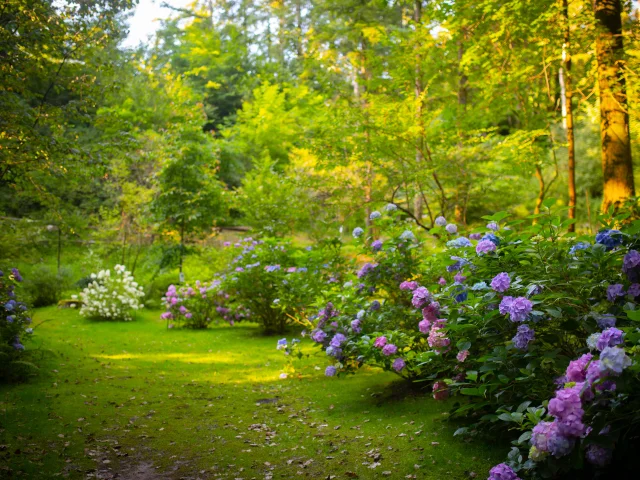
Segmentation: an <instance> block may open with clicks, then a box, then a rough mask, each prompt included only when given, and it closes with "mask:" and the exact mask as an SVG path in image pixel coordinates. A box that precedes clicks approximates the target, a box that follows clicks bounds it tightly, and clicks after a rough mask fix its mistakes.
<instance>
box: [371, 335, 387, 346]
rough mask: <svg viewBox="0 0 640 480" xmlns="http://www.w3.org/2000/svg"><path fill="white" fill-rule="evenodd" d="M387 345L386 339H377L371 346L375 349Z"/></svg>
mask: <svg viewBox="0 0 640 480" xmlns="http://www.w3.org/2000/svg"><path fill="white" fill-rule="evenodd" d="M386 344H387V337H384V336H382V337H377V338H376V339H375V341H374V342H373V346H374V347H376V348H382V347H384V346H385V345H386Z"/></svg>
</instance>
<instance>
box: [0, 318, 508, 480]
mask: <svg viewBox="0 0 640 480" xmlns="http://www.w3.org/2000/svg"><path fill="white" fill-rule="evenodd" d="M34 324H36V325H37V324H40V325H39V326H38V327H37V328H36V332H35V335H34V338H33V341H32V342H30V343H29V344H28V348H29V349H30V350H31V356H32V358H34V359H35V361H36V363H37V364H38V365H39V367H40V371H39V372H38V374H37V375H36V376H34V377H32V378H30V379H29V380H28V381H26V382H24V383H20V384H12V385H3V386H0V469H1V470H0V477H1V478H55V477H68V478H124V479H128V478H130V479H134V478H135V479H152V478H171V479H173V478H176V479H178V478H203V479H205V478H225V479H227V478H228V479H240V478H241V479H252V478H256V479H268V478H273V479H276V478H298V477H301V478H358V477H359V478H363V479H368V478H423V479H444V478H447V479H463V478H473V477H474V475H475V473H477V476H478V478H484V476H485V475H486V472H487V470H488V469H489V468H490V466H491V465H493V464H495V463H496V462H497V461H499V460H500V459H501V458H503V456H504V454H505V450H504V446H503V445H502V446H499V447H497V448H496V446H495V445H494V446H489V445H487V444H486V442H482V441H477V442H470V443H467V442H464V441H462V440H461V439H460V438H459V437H453V431H454V430H455V426H453V425H451V424H450V423H449V422H447V421H446V411H447V409H448V405H447V403H446V402H436V401H434V400H432V399H431V398H430V397H429V396H427V395H423V394H421V393H415V392H413V393H411V392H407V391H406V389H405V388H404V387H403V385H402V383H401V382H399V381H398V380H397V377H395V376H393V375H391V374H389V373H384V372H381V371H379V370H375V369H364V370H363V371H361V372H359V373H358V374H357V375H355V376H349V377H346V378H326V377H324V374H323V371H324V367H325V366H326V357H324V355H323V354H321V353H318V351H317V349H315V348H313V346H312V345H311V344H310V343H303V351H304V352H305V353H309V354H310V356H309V357H308V358H304V359H303V360H300V361H296V364H295V365H296V374H294V375H290V376H289V378H287V379H284V380H283V379H280V378H279V375H280V373H281V372H282V371H283V370H284V368H285V364H286V362H285V358H284V355H283V353H282V352H281V351H277V350H276V349H275V345H276V338H274V337H266V336H263V335H262V334H261V332H260V330H259V328H258V327H257V326H255V325H247V324H245V325H237V326H234V327H228V326H220V327H213V328H210V329H208V330H204V331H190V330H181V329H172V330H167V329H166V324H165V323H164V322H162V321H161V320H159V312H154V311H145V312H144V313H142V314H140V315H139V316H138V318H137V319H136V321H134V322H130V323H112V322H96V321H90V320H87V319H84V318H82V317H80V316H79V315H78V313H77V311H75V310H59V309H56V308H46V309H41V310H39V311H37V313H36V315H35V318H34ZM316 367H320V370H318V369H317V368H316ZM474 472H475V473H474Z"/></svg>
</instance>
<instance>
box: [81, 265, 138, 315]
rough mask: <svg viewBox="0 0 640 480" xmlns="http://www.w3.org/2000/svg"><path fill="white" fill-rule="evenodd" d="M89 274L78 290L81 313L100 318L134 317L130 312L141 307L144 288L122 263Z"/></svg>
mask: <svg viewBox="0 0 640 480" xmlns="http://www.w3.org/2000/svg"><path fill="white" fill-rule="evenodd" d="M113 272H114V273H113V275H112V274H111V270H101V271H100V272H98V273H97V274H95V273H94V274H91V278H92V279H93V281H92V282H91V283H90V284H89V286H87V288H85V289H84V290H83V291H82V293H81V294H80V299H81V300H82V307H81V308H80V314H81V315H83V316H85V317H90V318H99V319H101V320H125V321H130V320H133V315H132V314H133V312H135V311H136V310H139V309H141V308H142V307H143V306H144V305H143V304H141V303H140V300H139V299H140V297H142V296H144V291H143V288H142V287H141V286H139V285H138V284H137V283H136V282H135V281H134V279H133V276H132V275H131V274H130V273H129V272H128V271H127V270H126V268H125V267H124V266H123V265H116V266H115V267H114V269H113Z"/></svg>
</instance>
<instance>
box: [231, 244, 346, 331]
mask: <svg viewBox="0 0 640 480" xmlns="http://www.w3.org/2000/svg"><path fill="white" fill-rule="evenodd" d="M226 248H232V249H234V250H235V251H236V252H237V255H236V256H235V257H234V259H233V261H232V264H231V266H230V268H229V270H228V271H226V272H224V274H223V275H221V277H220V279H219V280H220V286H221V288H222V290H223V291H224V292H226V293H227V294H228V295H230V297H231V298H232V299H233V301H234V302H237V303H238V304H241V305H243V306H244V307H245V308H246V309H248V310H249V311H250V312H251V318H252V320H254V321H257V322H259V323H260V324H261V325H262V327H263V328H264V329H265V330H266V331H267V332H282V331H284V329H285V327H286V326H287V325H288V324H289V323H292V322H301V321H302V320H301V319H303V318H304V317H305V312H306V310H307V308H308V307H309V305H311V304H312V303H313V301H314V300H315V298H316V297H317V296H318V294H319V292H320V291H321V289H322V288H324V287H325V286H326V285H327V284H328V285H331V284H333V283H337V282H339V281H340V279H341V276H342V262H341V258H340V254H339V253H340V243H339V242H337V241H329V242H325V243H321V244H318V245H317V246H314V247H313V248H312V247H307V248H299V247H294V246H293V245H291V244H290V243H289V242H287V241H284V240H281V239H264V240H254V239H253V238H245V239H244V240H243V241H241V242H238V243H236V244H233V245H231V244H227V245H226Z"/></svg>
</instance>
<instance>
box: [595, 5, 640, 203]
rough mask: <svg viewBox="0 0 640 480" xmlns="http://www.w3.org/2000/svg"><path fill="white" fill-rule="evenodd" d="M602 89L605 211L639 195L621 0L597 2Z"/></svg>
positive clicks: (603, 201)
mask: <svg viewBox="0 0 640 480" xmlns="http://www.w3.org/2000/svg"><path fill="white" fill-rule="evenodd" d="M593 11H594V14H595V19H596V28H597V34H596V57H597V60H598V87H599V89H600V140H601V148H602V174H603V177H604V197H603V199H602V209H603V210H606V209H608V208H609V207H610V206H612V205H617V204H618V203H619V202H621V201H622V200H624V199H625V198H629V197H631V196H634V195H635V185H634V181H633V164H632V162H631V141H630V135H629V111H628V106H627V91H626V85H625V77H624V44H623V39H622V18H621V14H622V5H621V1H620V0H593Z"/></svg>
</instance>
